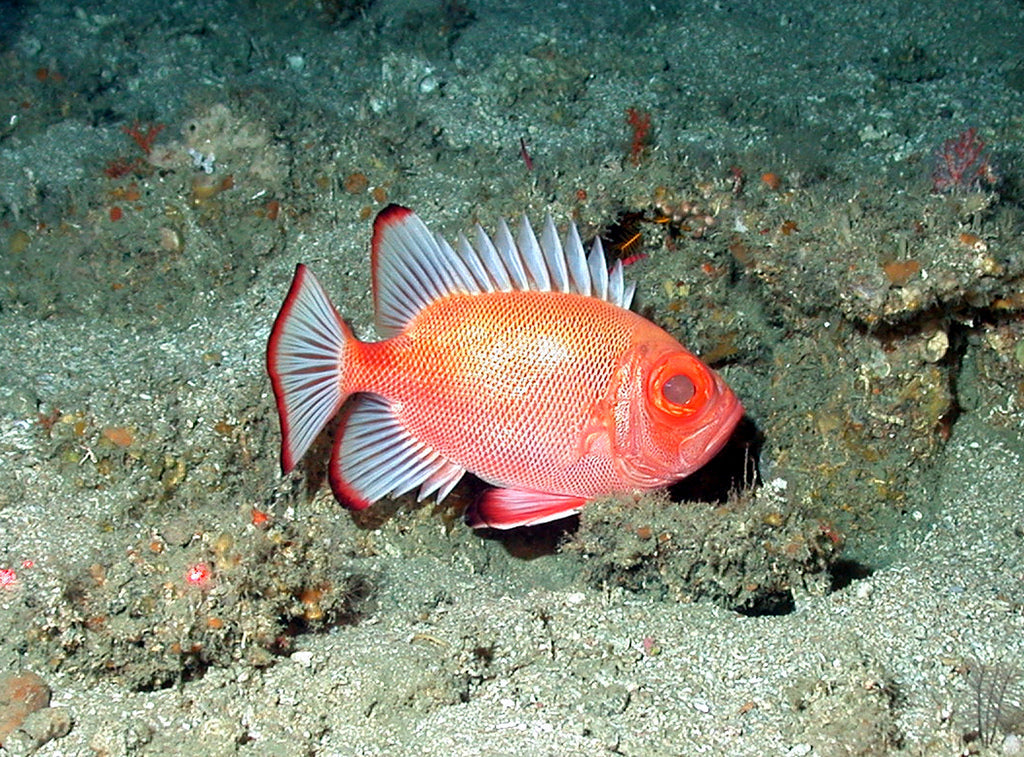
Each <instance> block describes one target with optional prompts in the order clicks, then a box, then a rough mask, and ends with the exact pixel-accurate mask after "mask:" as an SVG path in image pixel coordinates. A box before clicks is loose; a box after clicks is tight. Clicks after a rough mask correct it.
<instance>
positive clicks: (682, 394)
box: [661, 373, 697, 405]
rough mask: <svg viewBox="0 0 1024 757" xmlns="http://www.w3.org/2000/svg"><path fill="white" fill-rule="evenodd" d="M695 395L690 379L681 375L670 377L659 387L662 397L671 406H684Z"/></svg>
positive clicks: (695, 390) (694, 388)
mask: <svg viewBox="0 0 1024 757" xmlns="http://www.w3.org/2000/svg"><path fill="white" fill-rule="evenodd" d="M696 393H697V389H696V387H694V385H693V382H692V381H690V377H689V376H686V375H684V374H682V373H677V374H676V375H675V376H671V377H670V378H669V379H668V381H666V382H665V383H664V384H662V385H661V394H662V396H664V398H665V399H666V400H668V401H669V402H670V403H672V404H673V405H685V404H686V403H687V402H689V401H690V400H691V399H693V395H694V394H696Z"/></svg>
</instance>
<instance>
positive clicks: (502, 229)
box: [372, 205, 634, 337]
mask: <svg viewBox="0 0 1024 757" xmlns="http://www.w3.org/2000/svg"><path fill="white" fill-rule="evenodd" d="M474 237H475V242H474V243H470V242H469V240H467V239H466V238H465V237H463V236H461V235H460V237H459V239H458V242H457V244H456V247H455V248H454V249H453V248H452V246H451V245H449V244H448V243H447V242H446V241H445V240H444V239H442V238H441V237H440V236H439V235H437V234H433V233H431V231H430V230H429V229H428V228H427V227H426V225H425V224H424V223H423V221H421V220H420V218H419V216H417V215H416V214H415V213H413V212H412V211H411V210H409V209H408V208H403V207H402V206H400V205H388V206H387V207H386V208H384V210H382V211H381V212H380V213H379V214H378V215H377V219H376V220H375V221H374V222H373V258H372V266H373V299H374V303H375V305H376V324H377V331H378V333H379V334H380V335H381V336H383V337H390V336H394V335H395V334H397V333H398V332H400V331H401V330H402V329H403V328H404V327H405V325H406V324H407V323H408V322H409V321H410V320H412V318H413V317H414V316H415V315H416V314H417V313H418V312H420V310H422V309H423V308H424V307H426V306H427V305H429V304H430V303H431V302H433V301H434V300H436V299H438V298H439V297H443V296H445V295H447V294H453V293H455V292H460V293H463V294H480V293H483V292H510V291H534V292H569V293H574V294H581V295H584V296H586V297H596V298H598V299H601V300H604V301H605V302H610V303H611V304H613V305H618V306H619V307H623V308H628V307H629V303H630V302H631V301H632V299H633V290H634V287H633V285H632V284H629V285H625V284H624V282H623V280H622V264H621V263H620V262H616V263H615V265H614V266H613V267H612V270H611V272H609V271H608V268H607V265H606V263H605V260H604V250H603V249H602V247H601V240H600V239H595V240H594V245H593V247H591V249H590V255H589V256H588V255H587V254H586V253H585V252H584V250H583V243H582V242H581V241H580V235H579V232H578V231H577V230H576V225H575V224H572V223H570V225H569V231H568V233H567V234H566V235H565V237H564V238H563V239H561V240H559V237H558V232H557V231H556V230H555V222H554V221H553V220H552V219H551V215H550V214H548V215H547V216H546V218H545V219H544V227H543V228H542V230H541V234H540V237H539V238H538V237H537V235H536V234H535V233H534V231H533V227H531V226H530V222H529V221H528V220H527V219H526V217H525V216H524V217H523V220H522V222H521V223H520V225H519V233H518V234H517V235H516V236H515V237H513V235H512V232H511V231H510V230H509V228H508V225H507V224H506V223H505V222H504V221H502V222H501V223H500V224H499V225H498V231H497V233H496V234H495V235H494V238H493V240H492V238H491V237H489V236H487V234H486V232H484V230H483V229H482V228H480V226H479V225H477V227H476V231H475V234H474Z"/></svg>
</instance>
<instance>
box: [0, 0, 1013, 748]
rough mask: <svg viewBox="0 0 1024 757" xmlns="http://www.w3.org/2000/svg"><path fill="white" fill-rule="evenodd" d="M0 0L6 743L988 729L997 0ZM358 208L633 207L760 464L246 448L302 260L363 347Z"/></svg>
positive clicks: (1000, 23) (1004, 293)
mask: <svg viewBox="0 0 1024 757" xmlns="http://www.w3.org/2000/svg"><path fill="white" fill-rule="evenodd" d="M0 14H2V18H0V21H2V23H0V80H2V87H0V102H2V108H3V112H2V119H0V224H2V226H0V270H2V275H3V280H2V287H0V335H2V336H0V460H2V467H0V569H3V572H2V573H0V577H2V580H0V637H2V639H0V672H3V673H4V674H5V678H3V679H2V681H0V740H2V741H3V748H0V754H18V755H25V754H39V755H163V754H181V755H227V754H249V755H271V754H273V755H404V754H420V755H442V754H443V755H503V754H519V755H595V754H622V755H635V756H639V755H693V754H723V755H791V756H799V755H867V754H872V755H874V754H908V755H953V754H963V753H969V752H987V753H990V754H1020V753H1022V752H1024V747H1022V745H1021V738H1022V737H1021V736H1020V735H1019V733H1018V732H1019V731H1020V729H1021V727H1022V724H1024V716H1022V714H1021V710H1020V706H1019V705H1020V700H1021V695H1022V692H1021V690H1020V688H1019V681H1018V680H1017V677H1018V676H1019V675H1020V671H1021V667H1022V666H1024V633H1022V632H1024V461H1022V457H1024V441H1022V429H1024V323H1022V321H1024V316H1022V311H1024V296H1022V294H1021V289H1022V282H1024V278H1022V270H1024V236H1022V229H1024V223H1022V221H1021V218H1022V216H1024V211H1022V206H1021V203H1022V201H1024V5H1022V4H1021V3H1020V2H1019V0H995V1H990V2H980V1H978V0H966V1H965V2H958V3H949V2H946V1H945V0H928V1H926V2H912V3H911V2H897V3H888V2H876V1H866V2H856V3H837V4H828V5H823V4H811V3H806V4H802V3H800V2H796V1H795V0H793V1H785V2H772V1H771V0H767V1H765V2H744V1H742V0H735V1H733V0H717V1H715V2H700V1H698V0H683V1H682V2H678V3H669V2H661V1H658V0H656V1H655V2H640V3H620V2H612V1H610V0H609V1H607V2H592V3H552V4H540V3H537V4H530V3H519V2H514V1H513V2H500V3H497V2H490V1H489V0H470V1H469V2H465V3H463V2H455V1H452V2H438V1H437V0H424V2H411V1H408V0H395V1H391V0H377V1H376V2H371V1H370V0H366V2H353V3H345V2H341V1H340V0H339V1H338V2H330V1H328V0H325V1H324V2H322V3H317V2H313V1H312V0H286V1H281V0H279V1H276V2H269V1H261V0H253V1H252V2H248V3H243V2H227V1H226V0H221V1H219V2H217V1H214V2H203V3H192V2H184V1H183V0H172V1H171V2H164V3H157V2H125V1H124V0H117V1H116V2H114V1H113V0H110V1H108V2H81V3H77V4H65V3H60V2H54V1H52V0H39V2H24V3H17V2H4V3H2V4H0ZM629 108H633V109H635V110H636V112H637V113H638V114H641V115H644V114H645V115H646V116H648V117H649V118H650V123H651V130H650V133H649V134H647V135H644V136H643V137H642V139H639V140H638V141H637V142H636V143H635V144H634V141H633V136H634V135H633V133H632V130H631V127H630V125H629V123H628V122H627V109H629ZM971 127H973V128H975V129H976V130H977V132H976V133H977V135H978V137H979V138H980V139H983V140H984V141H985V143H986V147H985V153H984V154H985V155H986V156H987V160H988V165H989V167H990V168H991V170H990V171H988V170H985V171H981V172H978V171H977V169H979V168H983V166H981V164H980V163H975V164H974V165H973V166H971V167H970V168H971V170H972V171H975V177H976V178H977V181H971V180H969V179H965V180H962V186H959V187H952V188H947V187H945V186H943V184H942V180H941V177H940V176H937V174H936V173H935V171H936V169H935V155H936V152H941V151H942V149H943V147H942V146H943V144H944V142H945V141H946V140H950V139H956V138H957V136H958V135H960V134H962V133H963V132H965V131H966V130H967V129H968V128H971ZM129 131H131V132H133V133H134V134H135V136H136V137H138V139H135V138H133V137H132V135H131V134H129V133H128V132H129ZM521 139H522V141H523V144H525V149H526V151H527V153H528V155H529V158H530V163H531V165H527V161H526V160H525V159H524V155H523V152H522V148H521V142H520V140H521ZM190 150H191V151H192V152H189V151H190ZM947 189H950V190H951V191H945V190H947ZM388 202H399V203H402V204H406V205H409V206H411V207H413V208H415V209H416V210H417V211H418V212H419V213H420V214H421V215H422V216H423V217H424V218H425V219H426V220H427V222H428V223H429V224H431V225H432V226H433V227H434V228H436V229H439V230H442V231H443V232H444V233H445V234H447V235H448V236H449V237H450V238H452V237H454V235H455V234H457V233H458V232H459V231H469V230H470V229H471V225H472V223H474V222H476V221H479V222H481V223H482V224H483V225H484V226H485V227H486V228H488V229H493V228H494V224H495V223H496V221H497V219H498V218H500V217H510V218H514V217H517V216H518V215H520V214H521V213H523V212H526V213H528V214H529V215H530V216H531V217H532V218H535V219H539V218H540V217H541V216H542V214H543V212H544V211H545V210H550V212H551V213H552V215H553V217H554V218H555V219H556V221H557V222H558V223H559V224H560V225H561V226H562V227H563V228H564V224H565V222H566V220H567V219H568V218H569V217H573V218H575V219H576V221H577V223H578V224H579V226H580V229H581V233H582V234H583V236H584V237H585V238H588V239H589V238H592V237H593V236H594V235H595V234H597V233H604V234H608V235H609V236H608V237H607V238H608V241H609V243H610V244H609V246H610V247H616V246H621V244H622V242H623V240H624V238H625V236H628V233H629V232H630V231H631V230H639V231H641V232H642V234H643V236H642V239H641V241H640V242H639V243H638V244H637V245H635V246H633V247H630V246H628V245H627V249H626V250H625V251H624V252H625V254H627V255H629V254H635V253H636V252H642V253H644V254H646V257H645V258H643V259H640V260H638V261H636V262H635V263H633V264H632V265H630V266H629V267H628V268H627V275H628V276H629V277H631V278H634V279H635V280H637V281H638V285H639V286H638V295H637V301H638V305H639V307H640V308H641V309H642V310H643V312H645V314H647V315H649V316H650V317H652V318H653V319H654V320H655V321H657V322H659V323H662V324H663V325H665V326H666V327H667V328H669V329H670V330H671V331H672V332H673V333H674V334H676V335H677V336H679V337H680V338H681V339H682V340H683V341H684V342H686V343H687V344H688V345H690V346H691V347H693V348H694V349H695V350H696V351H697V352H699V353H701V354H705V355H708V356H709V358H708V359H709V360H711V361H712V362H713V364H714V365H716V367H718V368H719V369H720V370H721V371H722V373H723V375H724V376H725V377H726V378H727V380H729V381H730V383H731V384H732V385H733V386H734V387H735V388H736V391H737V393H738V394H739V395H740V396H741V398H742V399H743V402H744V404H745V406H746V408H747V411H748V419H749V423H748V424H747V425H746V426H745V428H746V431H745V432H744V433H745V434H746V439H747V442H746V444H745V446H746V449H747V457H748V459H749V458H751V457H753V458H754V459H755V462H756V463H757V468H758V470H759V477H758V478H756V480H755V479H753V478H752V474H750V473H749V472H748V474H747V475H746V476H745V477H744V475H743V473H742V471H737V470H736V466H737V464H736V462H735V461H736V460H737V459H739V460H741V461H742V457H743V455H742V454H740V455H739V456H738V457H737V456H735V455H734V456H733V458H732V462H731V463H727V464H726V465H723V466H719V472H720V473H721V475H723V476H726V477H727V479H728V481H729V483H727V484H726V485H725V487H724V488H725V489H726V490H727V489H729V488H733V489H734V490H735V489H737V488H738V485H737V484H736V482H737V481H740V482H742V481H744V480H746V481H747V486H746V487H745V488H744V487H742V486H739V488H740V489H742V491H739V492H737V491H734V492H733V495H732V499H730V500H728V501H727V502H726V503H725V504H723V503H722V502H721V501H720V500H715V499H714V497H703V498H701V497H697V496H695V497H694V499H696V500H697V501H696V502H673V503H667V504H666V503H665V501H663V500H662V501H660V504H657V505H654V506H652V505H650V503H647V505H646V507H647V509H646V510H645V509H643V507H644V506H645V505H643V503H634V504H635V507H636V508H637V509H635V510H633V509H631V508H632V507H633V505H631V504H630V503H628V502H627V503H625V504H622V503H619V504H612V505H609V504H606V505H604V506H602V507H598V506H594V508H593V511H592V512H591V511H590V509H589V508H588V509H585V510H584V513H583V514H582V516H581V517H580V519H579V520H578V521H571V522H570V523H568V524H567V525H566V526H565V528H562V529H561V530H559V529H557V528H556V529H554V530H551V529H548V530H543V529H542V530H540V531H527V532H525V533H510V534H504V535H502V534H477V533H474V532H472V531H470V530H469V529H467V528H466V527H464V526H463V525H462V524H461V523H460V522H459V520H458V517H457V516H458V507H459V506H460V505H464V504H465V502H466V501H467V498H468V497H469V496H471V494H470V493H468V492H462V493H459V492H457V493H456V495H455V496H454V497H453V498H452V499H453V503H454V504H453V506H452V507H449V508H435V507H433V506H432V505H430V504H426V505H422V506H419V507H416V506H414V505H413V504H412V502H411V501H409V500H402V501H401V502H399V503H386V502H385V503H381V504H380V505H378V506H377V507H375V508H374V509H373V510H371V511H370V513H369V514H365V515H361V516H358V517H355V516H353V515H352V514H350V513H349V512H347V511H345V510H343V509H342V508H340V507H339V506H338V505H337V504H336V503H335V502H334V500H333V498H332V497H331V495H330V492H329V488H328V487H327V485H326V483H325V482H324V480H323V477H322V470H323V460H324V456H325V455H326V452H325V450H324V448H322V447H321V448H319V449H318V450H317V451H314V453H313V454H312V455H311V458H312V462H311V463H310V464H308V465H305V466H303V467H301V468H300V470H299V471H298V472H296V473H293V474H291V475H290V476H287V477H282V476H281V475H280V472H279V470H278V464H277V443H278V434H277V419H276V414H275V411H274V408H273V400H272V397H271V394H270V387H269V383H268V380H267V378H266V375H265V371H264V362H263V353H264V347H265V343H266V339H267V335H268V333H269V329H270V325H271V323H272V321H273V318H274V316H275V314H276V312H277V309H278V307H279V305H280V302H281V300H282V298H283V296H284V293H285V291H286V288H287V284H288V281H289V279H290V275H291V272H292V269H293V268H294V266H295V264H296V263H298V262H306V263H308V264H309V265H310V266H312V267H313V269H314V270H315V271H316V273H317V274H318V275H319V276H320V278H321V280H322V281H323V282H324V285H325V286H326V288H327V290H328V291H329V292H330V293H331V294H332V296H333V297H334V298H335V302H336V303H337V304H338V305H339V308H340V309H341V311H342V313H343V314H344V316H345V317H346V318H347V319H348V320H349V321H350V322H351V323H352V324H353V326H354V328H355V329H356V332H357V333H358V334H360V335H361V336H362V337H364V338H372V326H371V324H372V301H371V297H370V294H369V270H368V268H369V254H368V243H369V233H370V224H371V220H372V216H373V214H374V213H375V212H376V211H377V210H379V209H380V208H381V207H383V206H384V205H385V204H386V203H388ZM694 205H696V206H699V210H695V209H694V208H693V206H694ZM628 212H632V213H639V214H642V215H643V216H644V217H645V218H646V219H647V220H646V221H643V222H629V223H626V224H624V225H623V228H624V231H618V232H614V233H613V232H610V231H609V229H612V228H613V227H614V226H615V224H616V222H617V220H621V219H622V218H623V214H625V213H628ZM673 213H674V214H675V217H673ZM659 219H660V220H661V221H666V220H667V221H668V223H658V222H657V221H658V220H659ZM711 219H713V220H711ZM630 223H632V224H633V225H632V226H631V225H630ZM616 235H617V236H616ZM620 251H621V250H620ZM751 450H753V452H751ZM739 465H740V466H742V462H740V463H739ZM730 466H731V468H732V470H731V471H730ZM729 477H731V478H729ZM758 486H760V488H758ZM681 498H682V496H677V499H681ZM652 507H653V508H654V509H653V510H652V509H651V508H652ZM658 508H661V509H658ZM643 512H657V513H659V514H658V515H657V516H651V519H652V523H651V524H647V523H645V522H639V523H637V522H636V521H635V518H636V517H637V516H636V515H635V513H643ZM687 513H696V514H699V516H700V517H701V518H703V520H701V521H699V522H700V523H702V524H703V525H701V526H700V527H699V528H694V527H684V526H683V525H680V523H682V522H683V521H677V520H672V519H673V518H683V517H688V516H686V514H687ZM264 516H265V520H264ZM705 529H706V531H705ZM787 529H788V530H787ZM783 532H785V533H783ZM705 533H709V534H710V533H713V534H714V538H711V537H710V536H709V537H705ZM560 540H567V541H568V543H569V544H570V545H573V544H575V547H572V546H570V547H568V548H564V549H559V548H558V544H559V543H561V542H560ZM840 543H842V544H843V546H844V549H843V551H842V552H840V551H839V544H840ZM581 545H582V546H581ZM688 550H689V551H688ZM686 554H692V555H696V556H695V557H692V558H686V557H684V555H686ZM726 555H727V556H728V557H726ZM197 567H198V568H199V569H200V570H206V571H208V574H206V575H199V576H198V577H199V579H200V580H198V581H190V580H189V576H191V577H192V578H196V576H197V574H196V573H194V572H193V573H190V571H194V570H195V569H196V568H197ZM780 598H781V601H778V600H780ZM26 672H31V673H33V674H35V675H36V676H38V677H39V678H38V679H34V678H31V679H29V678H25V677H23V676H24V674H25V673H26ZM8 674H9V675H17V676H18V677H16V678H11V677H6V676H7V675H8ZM1004 683H1005V684H1007V686H1006V687H1005V688H1006V691H1005V692H1004V691H1002V685H1003V684H1004ZM43 686H44V687H45V689H44V688H41V687H43ZM46 689H48V690H49V707H43V708H42V709H36V710H35V711H34V712H32V713H31V714H27V715H26V712H27V710H30V709H33V707H34V706H38V705H39V704H43V703H45V699H46ZM979 728H980V733H979V732H978V731H979Z"/></svg>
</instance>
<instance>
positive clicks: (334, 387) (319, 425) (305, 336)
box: [267, 263, 355, 473]
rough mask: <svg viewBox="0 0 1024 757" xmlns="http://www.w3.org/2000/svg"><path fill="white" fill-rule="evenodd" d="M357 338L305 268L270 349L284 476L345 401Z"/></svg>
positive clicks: (298, 269) (299, 270) (301, 268)
mask: <svg viewBox="0 0 1024 757" xmlns="http://www.w3.org/2000/svg"><path fill="white" fill-rule="evenodd" d="M354 338H355V337H353V336H352V332H351V331H350V330H349V328H348V326H346V325H345V324H344V323H343V322H342V320H341V316H339V315H338V311H337V310H335V309H334V306H333V305H332V304H331V301H330V300H329V299H328V297H327V293H326V292H325V291H324V288H323V287H322V286H321V285H320V282H319V281H317V280H316V277H314V276H313V274H312V273H310V271H309V269H308V268H306V266H304V265H302V264H301V263H300V264H299V265H298V266H297V267H296V269H295V278H294V279H292V286H291V289H289V290H288V296H287V297H286V298H285V301H284V305H282V306H281V312H280V313H278V314H277V320H275V321H274V328H273V330H272V331H271V332H270V341H269V342H268V344H267V372H268V373H269V374H270V383H271V384H272V385H273V387H274V396H275V397H277V412H278V415H279V416H280V418H281V469H282V470H283V471H284V472H285V473H287V472H288V471H290V470H291V469H292V468H294V467H295V464H296V463H297V462H298V461H299V458H301V457H302V455H303V454H305V452H306V450H307V449H309V445H310V444H312V443H313V440H314V439H316V436H317V434H319V433H320V431H321V430H323V427H324V426H326V425H327V422H328V421H329V420H330V419H331V418H332V417H334V415H335V414H336V413H337V412H338V410H339V409H340V408H341V405H342V403H343V402H344V401H345V397H346V396H347V393H346V391H345V388H344V384H345V382H344V377H345V345H346V343H347V342H348V341H349V340H351V339H354Z"/></svg>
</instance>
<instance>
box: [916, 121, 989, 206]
mask: <svg viewBox="0 0 1024 757" xmlns="http://www.w3.org/2000/svg"><path fill="white" fill-rule="evenodd" d="M996 178H997V177H996V173H995V171H993V170H992V165H991V163H990V162H989V156H988V153H986V152H985V141H984V140H983V139H981V137H979V136H978V131H977V129H975V128H974V127H973V126H972V127H971V128H970V129H968V130H967V131H965V132H961V133H960V134H958V135H957V136H955V137H952V138H951V139H947V140H946V141H945V142H943V143H942V147H941V148H939V150H938V151H937V152H936V153H935V168H934V169H933V170H932V191H933V192H977V191H978V190H980V189H981V187H982V184H983V183H984V184H989V185H991V184H995V183H996Z"/></svg>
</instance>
